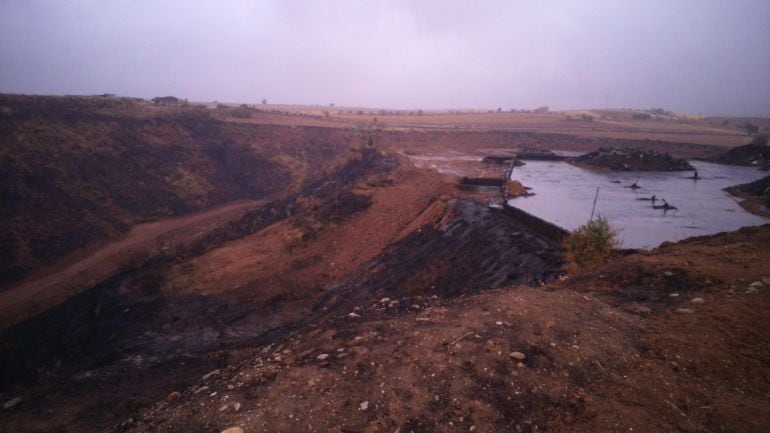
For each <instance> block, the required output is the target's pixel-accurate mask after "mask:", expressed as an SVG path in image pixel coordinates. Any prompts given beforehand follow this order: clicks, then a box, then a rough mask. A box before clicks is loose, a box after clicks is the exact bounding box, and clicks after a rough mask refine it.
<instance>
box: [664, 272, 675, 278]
mask: <svg viewBox="0 0 770 433" xmlns="http://www.w3.org/2000/svg"><path fill="white" fill-rule="evenodd" d="M663 275H665V276H667V277H673V276H674V273H673V272H671V271H666V272H664V273H663Z"/></svg>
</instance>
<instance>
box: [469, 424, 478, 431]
mask: <svg viewBox="0 0 770 433" xmlns="http://www.w3.org/2000/svg"><path fill="white" fill-rule="evenodd" d="M468 431H476V426H475V425H472V426H471V428H469V429H468Z"/></svg>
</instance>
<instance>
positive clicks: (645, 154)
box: [571, 148, 695, 171]
mask: <svg viewBox="0 0 770 433" xmlns="http://www.w3.org/2000/svg"><path fill="white" fill-rule="evenodd" d="M571 161H572V162H573V163H577V164H583V165H588V166H591V167H597V168H605V169H609V170H613V171H683V170H695V168H694V167H693V166H692V165H690V163H688V162H687V161H685V160H683V159H680V158H674V157H672V156H671V155H669V154H668V153H659V152H656V151H654V150H646V149H638V148H637V149H619V148H601V149H599V150H597V151H595V152H591V153H587V154H585V155H581V156H578V157H577V158H574V159H572V160H571Z"/></svg>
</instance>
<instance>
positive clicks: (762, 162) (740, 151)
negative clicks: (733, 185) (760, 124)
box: [715, 136, 770, 170]
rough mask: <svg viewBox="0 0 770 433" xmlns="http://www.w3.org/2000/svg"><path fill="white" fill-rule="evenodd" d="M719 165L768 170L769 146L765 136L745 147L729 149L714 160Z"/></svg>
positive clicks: (769, 161)
mask: <svg viewBox="0 0 770 433" xmlns="http://www.w3.org/2000/svg"><path fill="white" fill-rule="evenodd" d="M715 162H718V163H720V164H732V165H749V166H755V167H759V168H763V169H765V170H768V169H770V146H768V144H767V136H760V137H757V138H755V139H754V141H752V142H751V143H749V144H747V145H745V146H738V147H734V148H732V149H730V150H729V151H727V152H726V153H724V154H723V155H720V156H719V157H717V158H716V159H715Z"/></svg>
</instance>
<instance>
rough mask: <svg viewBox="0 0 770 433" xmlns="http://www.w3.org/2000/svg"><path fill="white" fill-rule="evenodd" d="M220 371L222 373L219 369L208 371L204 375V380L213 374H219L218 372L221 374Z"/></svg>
mask: <svg viewBox="0 0 770 433" xmlns="http://www.w3.org/2000/svg"><path fill="white" fill-rule="evenodd" d="M219 373H220V371H219V370H214V371H212V372H209V373H206V374H205V375H204V376H203V380H206V379H208V378H210V377H211V376H214V375H217V374H219Z"/></svg>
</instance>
